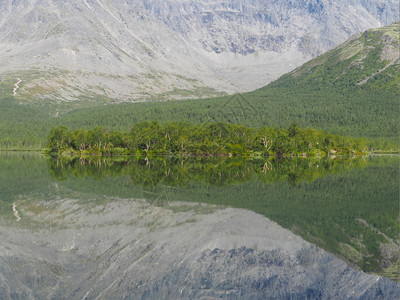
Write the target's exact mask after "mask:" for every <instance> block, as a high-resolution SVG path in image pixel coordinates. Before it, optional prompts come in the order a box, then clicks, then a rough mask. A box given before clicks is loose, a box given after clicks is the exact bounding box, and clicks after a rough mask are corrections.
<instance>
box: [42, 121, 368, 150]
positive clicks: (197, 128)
mask: <svg viewBox="0 0 400 300" xmlns="http://www.w3.org/2000/svg"><path fill="white" fill-rule="evenodd" d="M369 148H370V144H369V142H368V141H366V140H365V139H363V138H350V137H342V136H339V135H333V134H327V133H325V132H323V131H321V130H315V129H312V128H307V129H301V128H299V127H298V126H297V125H296V124H292V125H290V126H289V127H288V128H287V129H280V128H271V127H263V128H260V129H254V128H249V127H245V126H240V125H234V124H228V123H208V124H203V125H191V124H189V123H184V122H173V123H165V124H160V123H158V122H156V121H154V122H142V123H137V124H135V125H133V126H132V128H131V130H130V131H127V132H121V131H106V130H105V129H104V128H102V127H95V128H93V129H89V130H85V129H80V130H74V131H72V130H70V129H68V128H67V127H65V126H61V127H56V128H53V129H52V131H51V132H50V134H49V136H48V140H47V149H46V153H48V154H50V155H103V156H115V155H146V156H148V155H186V156H187V155H192V156H193V155H194V156H204V155H206V156H318V157H324V156H326V155H337V154H353V155H356V154H365V153H366V152H367V151H368V150H369Z"/></svg>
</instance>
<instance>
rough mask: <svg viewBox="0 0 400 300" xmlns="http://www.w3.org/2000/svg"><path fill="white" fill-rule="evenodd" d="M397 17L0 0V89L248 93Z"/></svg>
mask: <svg viewBox="0 0 400 300" xmlns="http://www.w3.org/2000/svg"><path fill="white" fill-rule="evenodd" d="M398 18H399V11H398V2H397V1H396V0H385V1H383V0H379V1H375V0H345V1H340V2H337V1H336V2H334V1H331V0H300V1H299V0H296V1H294V0H287V1H276V0H266V1H265V0H264V1H261V0H228V1H214V0H203V1H182V0H172V1H166V0H150V1H140V0H135V1H128V0H120V1H106V0H85V1H78V0H70V1H57V0H5V1H2V2H1V3H0V81H1V91H0V93H1V96H2V97H5V96H11V95H13V94H14V91H15V98H16V99H18V100H19V101H22V102H26V101H33V100H40V101H43V99H48V100H51V102H54V100H57V101H58V102H60V101H62V102H64V101H69V102H70V101H77V100H81V101H82V102H83V103H87V102H88V101H89V100H90V101H93V99H96V101H97V103H99V102H101V101H105V102H106V103H109V102H110V99H111V100H113V101H116V102H121V101H146V100H159V99H180V98H191V97H192V98H193V97H196V98H198V97H206V96H211V95H221V94H224V93H234V92H244V91H250V90H254V89H255V88H259V87H261V86H264V85H265V84H267V83H268V82H270V81H271V80H274V79H276V78H278V77H279V76H280V75H282V74H284V73H286V72H288V71H291V70H293V69H294V68H295V67H297V66H299V65H300V64H302V63H304V62H305V61H307V60H309V59H310V58H312V57H315V56H317V55H319V54H321V53H323V52H325V51H327V50H329V49H331V48H332V47H334V46H335V45H337V44H339V43H341V42H344V41H345V40H346V39H347V38H348V37H349V36H350V35H351V34H354V33H356V32H359V31H363V30H366V29H367V28H371V27H380V26H382V25H388V24H390V23H392V22H394V21H396V20H398ZM17 83H18V84H17ZM16 84H17V85H16Z"/></svg>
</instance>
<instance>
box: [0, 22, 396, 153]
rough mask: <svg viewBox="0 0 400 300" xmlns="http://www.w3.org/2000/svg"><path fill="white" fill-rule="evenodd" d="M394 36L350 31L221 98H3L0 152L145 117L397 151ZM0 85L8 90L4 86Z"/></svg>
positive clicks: (392, 30) (121, 126) (383, 30)
mask: <svg viewBox="0 0 400 300" xmlns="http://www.w3.org/2000/svg"><path fill="white" fill-rule="evenodd" d="M399 36H400V22H395V23H393V24H392V25H389V26H385V27H380V28H375V29H370V30H367V31H364V32H361V33H358V34H355V35H353V36H352V37H351V38H350V39H349V40H348V41H346V42H345V43H343V44H341V45H339V46H337V47H336V48H334V49H332V50H330V51H328V52H326V53H325V54H323V55H321V56H318V57H316V58H314V59H312V60H310V61H309V62H307V63H305V64H304V65H302V66H300V67H298V68H296V69H295V70H293V71H292V72H289V73H288V74H285V75H283V76H281V77H280V78H279V79H277V80H275V81H274V82H271V83H270V84H268V85H267V86H265V87H263V88H260V89H258V90H255V91H253V92H249V93H243V94H235V95H231V96H225V97H217V98H209V99H202V100H198V99H196V100H195V99H191V100H181V101H164V102H146V103H119V104H115V105H103V104H104V103H102V102H100V103H97V105H96V104H93V105H91V106H89V107H83V108H82V107H81V106H80V105H81V104H77V105H71V103H66V104H63V103H61V104H59V105H49V103H48V102H45V101H41V102H39V101H36V102H34V103H28V102H27V101H23V100H21V99H20V100H18V99H19V97H20V96H19V89H18V90H17V96H15V97H12V96H9V97H8V98H4V99H3V100H1V101H0V149H2V148H23V149H26V148H30V147H34V148H42V147H43V145H44V144H43V143H44V141H45V137H46V135H47V134H48V133H49V131H50V128H51V127H53V126H60V125H65V126H68V127H70V128H72V129H77V128H93V127H95V126H103V127H105V128H106V129H108V130H113V129H117V130H128V129H129V128H130V127H131V126H132V125H133V124H134V123H136V122H142V121H148V120H158V121H159V122H167V121H172V120H173V121H186V122H190V123H197V124H199V123H207V122H219V121H221V122H228V123H234V124H241V125H246V126H249V127H256V128H259V127H262V126H265V125H267V126H272V127H284V128H287V127H288V126H289V125H290V124H292V123H297V124H298V125H299V126H300V127H303V128H304V127H308V126H310V127H314V128H318V129H323V130H325V131H326V132H329V133H336V134H340V135H347V136H353V137H367V138H373V139H375V138H386V140H387V141H389V140H391V142H390V145H388V144H386V145H384V147H385V148H388V147H389V148H393V149H395V148H398V136H399V124H398V120H399V119H400V113H399V105H400V103H399V82H400V76H399V72H398V70H399V67H400V65H399V53H398V45H399ZM0 85H2V86H0V89H3V90H6V88H5V86H6V85H5V83H4V82H1V83H0ZM20 85H21V86H23V83H20ZM12 87H13V86H10V87H9V88H10V89H11V90H12ZM14 88H15V87H14ZM16 100H17V101H16ZM86 106H88V105H86ZM393 142H394V144H393ZM385 143H386V142H385ZM381 146H382V144H380V146H378V147H381Z"/></svg>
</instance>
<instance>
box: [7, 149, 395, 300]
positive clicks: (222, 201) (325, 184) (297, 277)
mask: <svg viewBox="0 0 400 300" xmlns="http://www.w3.org/2000/svg"><path fill="white" fill-rule="evenodd" d="M398 163H399V159H398V157H374V158H366V159H355V160H349V161H345V162H342V161H339V160H329V161H316V160H286V161H281V162H278V161H274V160H272V161H260V160H253V161H246V160H230V159H222V160H220V159H212V160H199V159H194V160H190V159H186V160H183V161H181V160H178V161H174V160H171V159H152V160H150V161H148V160H147V161H146V160H126V161H125V160H121V161H118V160H104V159H101V160H86V161H82V160H72V161H46V160H45V159H43V158H41V157H40V156H39V155H36V154H4V153H3V154H1V153H0V214H1V216H2V218H1V226H0V230H1V231H0V234H1V236H2V244H1V246H0V261H1V263H0V287H3V286H4V287H6V288H5V289H1V288H0V298H5V299H7V298H8V297H9V296H10V294H7V293H8V292H7V291H16V293H17V294H16V295H19V297H20V298H28V295H36V296H37V297H39V298H60V297H61V298H62V297H65V298H83V297H87V298H95V297H97V296H99V297H103V298H113V297H114V298H123V297H124V296H128V295H130V297H131V298H138V297H144V298H156V299H159V298H174V299H175V298H185V299H187V298H190V297H194V298H200V297H224V298H229V297H230V298H234V299H235V298H239V296H241V298H251V297H254V298H263V297H269V298H271V297H275V298H291V297H292V298H293V297H294V298H299V297H300V298H329V297H335V298H343V297H347V296H349V297H352V298H360V297H366V298H379V297H384V298H386V299H391V298H397V297H398V285H397V284H395V283H393V282H391V281H388V280H387V279H384V278H381V277H375V276H369V275H366V274H364V273H360V272H356V271H354V270H352V269H350V268H348V267H347V266H346V264H344V263H343V262H341V261H340V260H338V259H336V258H334V257H333V256H331V255H329V254H327V253H325V252H324V251H323V250H320V249H318V248H317V247H315V246H312V244H309V243H307V242H305V241H304V240H302V239H301V238H299V237H298V236H296V235H294V234H292V233H291V232H290V231H287V230H286V229H283V228H281V227H280V226H278V225H277V224H276V223H274V222H271V221H269V220H268V219H266V218H264V217H262V216H260V215H258V214H255V213H254V212H256V213H260V214H262V215H264V216H267V217H268V218H269V219H272V220H273V221H275V222H277V223H278V224H279V225H281V226H283V227H285V228H287V229H290V230H292V231H294V232H295V233H298V234H300V235H301V236H302V237H303V238H304V239H306V240H308V241H310V242H312V243H314V244H316V245H319V246H321V247H323V248H324V249H326V250H328V251H329V252H331V253H334V254H336V255H337V256H339V257H344V258H345V259H346V260H347V261H348V262H350V263H351V264H354V265H356V264H357V265H358V266H360V267H361V268H363V269H364V270H367V271H377V270H378V271H379V272H380V273H381V274H383V275H384V276H386V277H391V278H396V272H398V268H397V267H396V262H397V263H398V256H396V255H398V252H399V251H398V250H399V248H398V244H399V239H398V222H397V217H398V194H399V187H398V182H399V181H398V179H399V178H398V177H399V175H398ZM50 174H51V175H50ZM132 198H136V199H143V200H133V199H132ZM176 201H178V202H176ZM14 204H15V206H13V205H14ZM220 205H222V206H220ZM224 207H225V208H224ZM226 207H236V208H246V209H248V210H252V211H253V212H250V211H244V210H238V209H232V208H226ZM14 209H15V210H17V211H18V216H19V217H20V218H21V219H20V221H19V222H17V219H16V216H15V211H14ZM3 241H4V242H3ZM23 274H28V275H23ZM3 278H7V280H4V279H3ZM339 290H340V293H342V294H340V295H339V294H333V293H334V292H338V291H339ZM2 293H3V294H2ZM49 295H50V296H49ZM15 297H17V296H15ZM15 297H14V298H15Z"/></svg>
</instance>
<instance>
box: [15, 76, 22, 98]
mask: <svg viewBox="0 0 400 300" xmlns="http://www.w3.org/2000/svg"><path fill="white" fill-rule="evenodd" d="M17 80H18V81H17V83H16V84H14V86H15V87H14V89H13V96H16V95H17V90H18V89H19V84H20V83H21V82H22V80H21V79H20V78H17Z"/></svg>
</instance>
